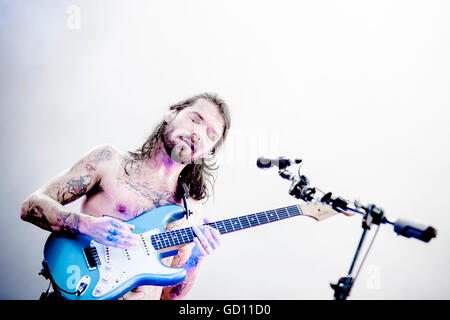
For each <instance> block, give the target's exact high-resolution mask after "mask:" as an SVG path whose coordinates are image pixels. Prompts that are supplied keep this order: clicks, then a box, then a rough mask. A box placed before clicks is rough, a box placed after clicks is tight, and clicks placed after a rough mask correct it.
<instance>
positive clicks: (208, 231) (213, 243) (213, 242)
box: [204, 227, 219, 250]
mask: <svg viewBox="0 0 450 320" xmlns="http://www.w3.org/2000/svg"><path fill="white" fill-rule="evenodd" d="M211 229H212V228H211V227H205V231H204V234H205V235H206V237H207V239H208V241H209V244H210V245H211V247H212V250H215V249H216V248H217V247H218V246H219V245H218V243H217V242H216V240H214V237H213V235H212V230H211Z"/></svg>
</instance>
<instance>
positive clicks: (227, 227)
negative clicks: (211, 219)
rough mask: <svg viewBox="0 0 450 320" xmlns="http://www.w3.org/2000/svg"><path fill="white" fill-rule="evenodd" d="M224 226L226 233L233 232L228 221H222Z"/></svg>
mask: <svg viewBox="0 0 450 320" xmlns="http://www.w3.org/2000/svg"><path fill="white" fill-rule="evenodd" d="M223 222H224V225H225V229H226V230H227V232H232V231H234V228H233V226H232V225H231V222H230V219H227V220H223Z"/></svg>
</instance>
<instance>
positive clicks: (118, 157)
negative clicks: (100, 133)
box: [84, 143, 124, 171]
mask: <svg viewBox="0 0 450 320" xmlns="http://www.w3.org/2000/svg"><path fill="white" fill-rule="evenodd" d="M123 158H124V154H123V152H122V151H121V150H120V149H119V148H117V147H116V146H115V145H113V144H111V143H103V144H99V145H96V146H95V147H93V148H91V149H90V150H89V151H88V153H87V155H86V156H85V157H84V160H85V161H86V162H87V163H86V166H87V167H89V169H91V170H94V171H97V170H100V171H103V170H110V169H111V168H114V167H117V165H118V164H120V163H121V162H122V160H123ZM91 170H89V171H91Z"/></svg>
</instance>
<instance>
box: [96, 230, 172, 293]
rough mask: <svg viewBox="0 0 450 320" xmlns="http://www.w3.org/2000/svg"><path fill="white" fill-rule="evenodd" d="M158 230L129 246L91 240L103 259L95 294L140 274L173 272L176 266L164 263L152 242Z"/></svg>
mask: <svg viewBox="0 0 450 320" xmlns="http://www.w3.org/2000/svg"><path fill="white" fill-rule="evenodd" d="M157 233H160V230H159V229H153V230H150V231H147V232H145V233H142V234H140V241H139V243H138V244H137V245H136V246H133V247H131V248H130V249H126V250H125V249H119V248H114V247H107V246H105V245H103V244H100V243H98V242H95V241H91V245H92V246H95V247H96V248H97V252H98V256H99V258H100V261H101V264H100V265H99V266H98V271H99V273H100V279H99V281H98V282H97V285H96V286H95V288H94V290H93V292H92V295H93V296H94V297H97V298H98V297H101V296H103V295H105V294H107V293H109V292H110V291H111V290H113V289H115V288H117V287H119V286H121V285H122V284H124V283H125V282H126V281H127V280H129V279H131V278H133V277H135V276H137V275H140V274H156V275H157V274H171V273H174V272H175V270H172V269H171V268H168V267H166V266H164V265H163V264H161V262H160V260H159V255H158V252H157V251H156V250H155V248H154V247H153V246H152V244H151V243H150V236H151V235H153V234H157Z"/></svg>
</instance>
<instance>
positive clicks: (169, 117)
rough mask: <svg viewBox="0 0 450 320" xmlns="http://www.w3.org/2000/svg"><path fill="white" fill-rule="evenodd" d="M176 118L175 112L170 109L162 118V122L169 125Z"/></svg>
mask: <svg viewBox="0 0 450 320" xmlns="http://www.w3.org/2000/svg"><path fill="white" fill-rule="evenodd" d="M176 116H177V110H176V109H170V110H169V111H167V113H166V115H165V116H164V120H165V121H166V122H167V123H169V122H171V121H172V120H173V119H175V117H176Z"/></svg>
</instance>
